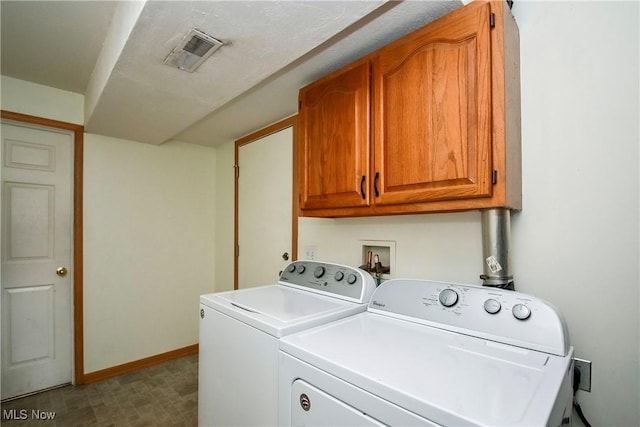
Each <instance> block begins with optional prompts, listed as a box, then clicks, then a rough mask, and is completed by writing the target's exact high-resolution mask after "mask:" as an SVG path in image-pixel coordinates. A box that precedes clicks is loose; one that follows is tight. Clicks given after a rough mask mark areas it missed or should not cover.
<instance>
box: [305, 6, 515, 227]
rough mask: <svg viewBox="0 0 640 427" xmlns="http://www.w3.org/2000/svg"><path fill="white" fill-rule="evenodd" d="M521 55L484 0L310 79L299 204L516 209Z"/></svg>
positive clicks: (323, 209)
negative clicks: (316, 78)
mask: <svg viewBox="0 0 640 427" xmlns="http://www.w3.org/2000/svg"><path fill="white" fill-rule="evenodd" d="M519 57H520V53H519V39H518V29H517V26H516V24H515V20H514V19H513V16H511V13H510V10H509V8H508V6H507V4H506V2H504V1H484V0H476V1H474V2H472V3H470V4H468V5H466V6H463V7H461V8H459V9H457V10H455V11H453V12H452V13H450V14H448V15H446V16H444V17H442V18H440V19H438V20H436V21H434V22H432V23H431V24H428V25H427V26H425V27H423V28H421V29H419V30H417V31H414V32H412V33H410V34H408V35H406V36H404V37H402V38H401V39H399V40H397V41H395V42H392V43H390V44H389V45H387V46H385V47H383V48H381V49H379V50H377V51H375V52H373V53H371V54H370V55H368V56H366V57H364V58H361V59H360V60H358V61H356V62H355V63H353V64H351V65H349V66H348V67H345V68H344V69H342V70H339V71H336V72H334V73H332V74H330V75H329V76H327V77H325V78H323V79H321V80H319V81H318V82H316V83H313V84H311V85H309V86H307V87H306V88H303V89H302V90H301V91H300V110H299V119H300V138H299V140H298V143H299V156H300V157H299V158H298V160H299V176H300V177H301V179H300V193H301V204H300V207H301V212H300V214H301V215H303V216H325V217H335V216H363V215H388V214H400V213H420V212H446V211H459V210H470V209H485V208H496V207H504V208H510V209H520V208H521V200H522V196H521V167H520V163H521V160H520V81H519V76H520V70H519Z"/></svg>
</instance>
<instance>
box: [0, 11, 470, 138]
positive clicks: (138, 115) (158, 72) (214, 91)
mask: <svg viewBox="0 0 640 427" xmlns="http://www.w3.org/2000/svg"><path fill="white" fill-rule="evenodd" d="M460 5H461V3H460V2H457V1H455V2H454V1H441V2H436V1H405V2H384V1H382V0H379V1H317V0H316V1H305V2H302V1H193V2H188V1H149V2H146V3H143V2H101V1H88V2H85V1H68V2H59V1H43V2H25V1H17V2H14V1H6V0H3V1H2V3H1V7H2V9H1V14H2V26H1V31H2V64H1V65H2V74H3V75H7V76H10V77H14V78H18V79H23V80H27V81H32V82H35V83H39V84H44V85H48V86H52V87H56V88H60V89H64V90H68V91H72V92H78V93H82V94H85V96H86V98H85V99H86V106H85V127H86V130H87V131H88V132H92V133H98V134H103V135H108V136H113V137H118V138H124V139H130V140H135V141H140V142H146V143H152V144H161V143H163V142H166V141H168V140H171V139H179V140H182V141H186V142H191V143H196V144H202V145H210V146H215V145H218V144H221V143H224V142H228V141H230V140H233V139H237V138H239V137H241V136H243V135H245V134H247V133H249V132H251V131H254V130H256V129H258V128H260V127H263V126H266V125H268V124H270V123H272V122H274V121H277V120H280V119H282V118H284V117H287V116H289V115H291V114H294V113H295V112H296V109H297V92H298V89H299V88H300V87H302V86H304V85H305V84H307V83H309V82H311V81H313V80H314V79H316V78H318V77H321V76H322V75H324V74H326V73H328V72H330V71H332V70H334V69H336V68H338V67H340V66H342V65H344V64H346V63H348V62H350V61H352V60H354V59H356V58H358V57H360V56H362V55H364V54H366V53H368V52H369V51H371V50H373V49H375V48H377V47H380V46H382V45H384V44H386V43H388V42H389V41H391V40H394V39H396V38H398V37H400V36H401V35H403V34H405V33H407V32H409V31H411V30H413V29H415V28H417V27H419V26H422V25H424V24H425V23H427V22H430V21H432V20H434V19H436V18H438V17H439V16H441V15H443V14H445V13H447V12H449V11H451V10H453V9H455V8H457V7H459V6H460ZM193 27H196V28H199V29H200V30H202V31H204V32H206V33H208V34H210V35H212V36H214V37H216V38H218V39H219V40H221V41H223V42H224V43H225V45H224V46H223V47H222V48H221V49H220V50H218V51H217V52H216V53H214V54H213V55H212V56H211V57H210V58H209V59H208V60H207V61H205V62H204V64H203V65H202V66H201V67H200V68H199V69H198V70H196V72H194V73H188V72H184V71H180V70H178V69H176V68H172V67H169V66H167V65H164V64H163V63H162V62H163V60H164V59H165V57H166V56H167V55H168V53H169V52H170V51H171V50H172V49H173V48H174V47H175V45H176V44H177V43H178V42H179V41H180V40H181V39H182V37H183V36H184V35H185V34H186V33H187V32H188V31H189V30H190V29H191V28H193Z"/></svg>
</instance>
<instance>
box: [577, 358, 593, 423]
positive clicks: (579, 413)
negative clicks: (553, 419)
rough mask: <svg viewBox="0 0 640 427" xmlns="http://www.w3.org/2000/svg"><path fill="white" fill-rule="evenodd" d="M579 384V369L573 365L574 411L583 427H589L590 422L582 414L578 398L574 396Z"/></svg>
mask: <svg viewBox="0 0 640 427" xmlns="http://www.w3.org/2000/svg"><path fill="white" fill-rule="evenodd" d="M579 385H580V369H578V368H576V367H574V368H573V407H574V408H575V409H576V413H577V414H578V417H580V420H581V421H582V423H583V424H584V427H591V424H589V421H587V418H586V417H585V416H584V413H583V412H582V408H581V407H580V404H579V403H578V399H577V398H576V393H577V392H578V387H579Z"/></svg>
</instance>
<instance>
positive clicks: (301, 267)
mask: <svg viewBox="0 0 640 427" xmlns="http://www.w3.org/2000/svg"><path fill="white" fill-rule="evenodd" d="M306 269H307V267H305V266H304V265H299V266H298V274H302V273H304V271H305V270H306Z"/></svg>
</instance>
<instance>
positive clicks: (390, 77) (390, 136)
mask: <svg viewBox="0 0 640 427" xmlns="http://www.w3.org/2000/svg"><path fill="white" fill-rule="evenodd" d="M490 12H491V10H490V6H489V4H486V3H485V4H480V5H478V7H470V6H467V7H465V8H462V9H460V10H458V11H456V12H453V13H451V14H449V15H447V16H445V17H444V18H442V19H440V20H438V21H436V22H434V23H433V24H432V25H429V26H427V27H425V28H424V30H422V31H418V32H416V33H413V34H412V35H410V36H409V37H405V38H403V39H401V40H400V41H398V42H396V43H392V44H390V45H388V46H387V47H385V48H383V49H382V50H381V51H380V53H379V55H378V56H376V57H375V58H374V60H373V85H374V93H373V96H374V105H375V110H374V118H373V120H374V126H375V130H374V159H375V160H374V162H375V164H374V167H375V169H374V170H375V184H376V185H375V187H376V188H375V189H376V193H377V197H376V199H375V203H376V204H379V205H384V204H398V203H413V202H423V201H434V200H448V199H463V198H470V197H486V196H491V191H492V164H491V46H490V31H491V30H490V24H489V18H490Z"/></svg>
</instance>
